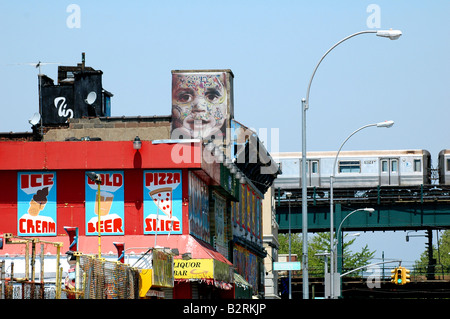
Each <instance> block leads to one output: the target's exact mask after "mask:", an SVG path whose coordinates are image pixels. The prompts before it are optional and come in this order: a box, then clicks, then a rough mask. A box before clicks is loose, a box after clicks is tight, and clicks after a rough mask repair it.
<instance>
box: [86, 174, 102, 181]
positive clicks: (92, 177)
mask: <svg viewBox="0 0 450 319" xmlns="http://www.w3.org/2000/svg"><path fill="white" fill-rule="evenodd" d="M86 175H87V177H89V179H90V180H91V181H93V182H95V183H96V184H100V183H101V182H102V177H101V176H100V175H99V174H96V173H94V172H87V173H86Z"/></svg>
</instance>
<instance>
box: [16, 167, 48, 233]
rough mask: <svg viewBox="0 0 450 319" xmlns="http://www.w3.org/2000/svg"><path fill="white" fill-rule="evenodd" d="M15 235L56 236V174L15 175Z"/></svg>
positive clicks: (30, 173)
mask: <svg viewBox="0 0 450 319" xmlns="http://www.w3.org/2000/svg"><path fill="white" fill-rule="evenodd" d="M17 185H18V187H17V234H18V235H19V236H56V173H55V172H20V173H18V174H17Z"/></svg>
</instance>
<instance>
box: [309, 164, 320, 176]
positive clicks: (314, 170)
mask: <svg viewBox="0 0 450 319" xmlns="http://www.w3.org/2000/svg"><path fill="white" fill-rule="evenodd" d="M318 172H319V162H318V161H312V162H311V173H313V174H317V173H318Z"/></svg>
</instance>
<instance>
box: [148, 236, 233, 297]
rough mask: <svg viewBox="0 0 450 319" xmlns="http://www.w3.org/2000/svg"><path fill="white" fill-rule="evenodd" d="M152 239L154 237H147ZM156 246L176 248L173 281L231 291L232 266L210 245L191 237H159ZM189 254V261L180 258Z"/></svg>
mask: <svg viewBox="0 0 450 319" xmlns="http://www.w3.org/2000/svg"><path fill="white" fill-rule="evenodd" d="M149 237H153V240H154V236H149ZM157 246H160V247H168V248H171V249H173V248H177V249H178V252H179V256H176V257H175V258H174V279H175V281H178V282H180V281H181V282H190V281H197V282H201V283H206V284H210V285H214V286H216V287H217V288H221V289H232V283H233V282H234V278H233V264H232V263H231V262H230V261H229V260H228V259H226V258H225V257H224V256H223V255H222V254H220V253H219V252H218V251H217V250H215V249H214V247H212V246H211V245H209V244H207V243H205V242H203V241H202V240H200V239H197V238H195V237H193V236H191V235H171V236H167V235H160V236H158V237H157ZM185 253H190V254H191V259H188V260H183V259H182V258H181V256H182V255H183V254H185Z"/></svg>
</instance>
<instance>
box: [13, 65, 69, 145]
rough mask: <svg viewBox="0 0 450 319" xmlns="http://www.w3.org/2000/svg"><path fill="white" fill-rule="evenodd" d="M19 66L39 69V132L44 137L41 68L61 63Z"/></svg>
mask: <svg viewBox="0 0 450 319" xmlns="http://www.w3.org/2000/svg"><path fill="white" fill-rule="evenodd" d="M18 64H25V65H31V66H34V67H35V68H36V69H39V74H38V78H39V114H40V115H41V116H40V119H39V121H40V123H39V126H40V127H39V131H40V134H41V137H42V136H43V130H44V129H43V127H42V96H41V88H42V75H43V74H42V73H41V66H43V65H48V64H61V63H60V62H41V61H38V62H28V63H18Z"/></svg>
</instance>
